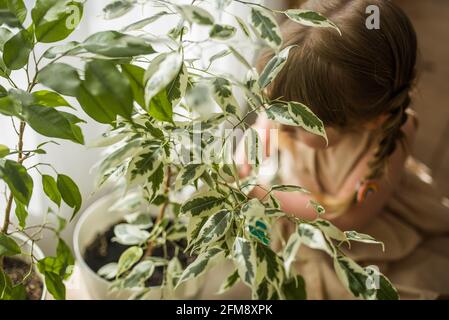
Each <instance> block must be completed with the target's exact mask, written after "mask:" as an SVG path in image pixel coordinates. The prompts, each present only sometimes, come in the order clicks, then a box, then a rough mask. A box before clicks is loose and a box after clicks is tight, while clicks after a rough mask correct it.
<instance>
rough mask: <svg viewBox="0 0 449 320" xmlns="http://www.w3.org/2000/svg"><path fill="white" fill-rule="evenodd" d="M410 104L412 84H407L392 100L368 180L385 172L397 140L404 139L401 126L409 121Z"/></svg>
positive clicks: (370, 165)
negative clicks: (408, 110)
mask: <svg viewBox="0 0 449 320" xmlns="http://www.w3.org/2000/svg"><path fill="white" fill-rule="evenodd" d="M410 104H411V97H410V85H405V86H403V87H402V89H400V90H399V91H397V93H396V94H394V95H393V97H392V98H391V100H390V106H391V109H390V110H391V111H390V114H389V117H388V118H387V119H386V121H385V122H384V123H383V125H382V128H381V130H382V134H381V137H380V141H379V147H378V149H377V151H376V153H375V154H374V159H373V160H372V161H371V162H370V163H369V167H370V169H371V171H370V173H369V174H368V176H367V179H368V180H371V179H377V178H380V177H382V175H383V174H384V172H385V168H386V164H387V161H388V157H389V156H391V155H392V154H393V152H394V151H395V150H396V146H397V142H398V141H401V140H402V139H403V132H402V130H401V128H402V126H403V124H404V123H405V122H406V121H407V118H408V115H407V112H406V111H407V109H408V107H409V106H410Z"/></svg>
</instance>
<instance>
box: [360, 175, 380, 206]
mask: <svg viewBox="0 0 449 320" xmlns="http://www.w3.org/2000/svg"><path fill="white" fill-rule="evenodd" d="M378 191H379V185H378V183H377V182H375V181H374V180H366V181H361V182H359V184H358V185H357V192H356V197H355V200H356V203H362V202H364V201H365V200H366V199H367V198H368V197H369V196H370V195H371V194H374V193H376V192H378Z"/></svg>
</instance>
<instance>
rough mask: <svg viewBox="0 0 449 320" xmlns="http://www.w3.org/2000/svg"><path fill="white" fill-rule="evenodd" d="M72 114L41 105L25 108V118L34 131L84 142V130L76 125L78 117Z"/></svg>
mask: <svg viewBox="0 0 449 320" xmlns="http://www.w3.org/2000/svg"><path fill="white" fill-rule="evenodd" d="M70 116H71V115H70V114H69V113H64V112H61V111H58V110H56V109H54V108H49V107H44V106H39V105H32V106H27V107H26V108H23V117H24V120H25V121H26V122H27V123H28V124H29V125H30V127H31V128H33V130H34V131H36V132H38V133H40V134H41V135H43V136H46V137H50V138H59V139H65V140H70V141H73V142H75V143H79V144H84V137H83V134H82V131H81V129H80V127H78V126H77V125H76V122H78V118H69V117H70ZM73 120H75V122H73Z"/></svg>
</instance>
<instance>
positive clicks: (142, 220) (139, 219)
mask: <svg viewBox="0 0 449 320" xmlns="http://www.w3.org/2000/svg"><path fill="white" fill-rule="evenodd" d="M125 220H126V222H127V223H129V224H132V225H133V226H136V227H138V228H139V229H148V228H150V227H151V226H152V225H153V217H152V216H151V215H150V214H148V213H141V212H134V213H130V214H127V215H125Z"/></svg>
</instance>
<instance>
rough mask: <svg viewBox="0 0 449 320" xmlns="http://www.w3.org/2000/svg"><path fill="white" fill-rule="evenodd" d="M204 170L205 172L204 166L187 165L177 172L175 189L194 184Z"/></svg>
mask: <svg viewBox="0 0 449 320" xmlns="http://www.w3.org/2000/svg"><path fill="white" fill-rule="evenodd" d="M204 170H206V166H205V165H202V164H194V163H190V164H187V165H186V166H184V167H183V168H182V169H181V171H179V173H178V176H177V177H176V182H175V189H176V190H179V189H181V188H182V187H184V186H186V185H189V184H191V183H193V182H195V181H196V180H198V178H199V177H201V175H202V174H203V173H204Z"/></svg>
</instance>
